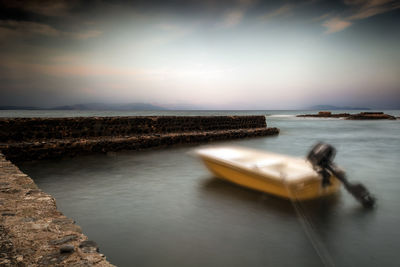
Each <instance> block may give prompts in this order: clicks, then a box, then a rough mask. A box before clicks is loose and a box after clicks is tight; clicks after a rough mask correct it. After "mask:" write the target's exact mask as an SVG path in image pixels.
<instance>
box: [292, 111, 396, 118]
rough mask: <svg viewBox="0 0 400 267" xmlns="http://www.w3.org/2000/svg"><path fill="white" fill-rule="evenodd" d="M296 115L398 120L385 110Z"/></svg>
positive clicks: (321, 112)
mask: <svg viewBox="0 0 400 267" xmlns="http://www.w3.org/2000/svg"><path fill="white" fill-rule="evenodd" d="M296 117H311V118H344V119H346V120H396V117H394V116H392V115H389V114H385V113H383V112H361V113H358V114H349V113H336V114H334V113H331V112H330V111H320V112H318V114H304V115H297V116H296Z"/></svg>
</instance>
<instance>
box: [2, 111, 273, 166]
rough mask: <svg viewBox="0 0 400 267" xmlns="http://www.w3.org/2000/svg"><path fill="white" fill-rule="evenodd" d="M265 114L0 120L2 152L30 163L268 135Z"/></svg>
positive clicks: (15, 159)
mask: <svg viewBox="0 0 400 267" xmlns="http://www.w3.org/2000/svg"><path fill="white" fill-rule="evenodd" d="M278 133H279V129H277V128H267V124H266V121H265V117H264V116H209V117H202V116H201V117H173V116H159V117H157V116H152V117H89V118H13V119H0V151H2V153H3V154H4V155H5V156H6V157H7V159H9V160H11V161H13V162H18V161H26V160H35V159H44V158H54V157H60V156H75V155H78V154H89V153H98V152H110V151H119V150H137V149H145V148H152V147H163V146H170V145H175V144H187V143H203V142H210V141H216V140H226V139H235V138H245V137H254V136H267V135H275V134H278Z"/></svg>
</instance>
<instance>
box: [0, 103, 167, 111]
mask: <svg viewBox="0 0 400 267" xmlns="http://www.w3.org/2000/svg"><path fill="white" fill-rule="evenodd" d="M0 110H167V109H166V108H163V107H160V106H155V105H152V104H146V103H130V104H104V103H87V104H76V105H65V106H57V107H53V108H43V107H29V106H0Z"/></svg>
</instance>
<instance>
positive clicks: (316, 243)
mask: <svg viewBox="0 0 400 267" xmlns="http://www.w3.org/2000/svg"><path fill="white" fill-rule="evenodd" d="M281 176H282V178H283V182H284V184H285V187H286V190H287V191H288V193H289V194H291V195H293V194H292V192H291V191H290V190H289V186H288V183H287V179H286V175H285V174H284V173H282V172H281ZM295 198H296V199H297V197H295ZM296 199H295V200H294V199H293V198H290V201H291V202H292V205H293V207H294V210H295V211H296V214H297V218H298V219H299V221H300V224H301V226H302V228H303V230H304V232H305V234H306V236H307V238H308V240H309V241H310V243H311V245H312V247H313V248H314V250H315V252H316V253H317V255H318V257H319V258H320V260H321V262H322V264H323V265H324V266H326V267H334V266H335V264H334V263H333V260H332V257H331V256H330V254H329V252H328V250H327V249H326V247H325V246H324V244H323V243H322V241H321V240H320V238H319V237H318V235H317V233H316V232H315V230H314V229H315V227H314V226H313V224H312V222H311V221H310V220H309V219H308V218H307V216H306V214H305V212H304V209H303V208H302V207H301V204H300V202H298V201H296Z"/></svg>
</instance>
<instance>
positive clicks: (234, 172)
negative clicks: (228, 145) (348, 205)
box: [202, 157, 341, 201]
mask: <svg viewBox="0 0 400 267" xmlns="http://www.w3.org/2000/svg"><path fill="white" fill-rule="evenodd" d="M202 160H203V162H204V164H205V165H206V166H207V168H208V169H209V170H210V171H211V172H212V173H213V174H214V175H215V176H216V177H218V178H221V179H224V180H227V181H230V182H233V183H235V184H238V185H241V186H244V187H247V188H251V189H254V190H258V191H262V192H266V193H269V194H272V195H276V196H278V197H282V198H286V199H291V200H299V201H302V200H309V199H315V198H319V197H323V196H328V195H331V194H334V193H336V192H337V191H338V190H339V189H340V185H341V184H340V181H339V180H338V179H336V178H335V177H331V179H330V181H331V185H329V186H326V187H322V185H321V181H320V180H310V181H299V182H295V183H286V182H284V181H277V180H276V179H273V178H269V177H268V176H266V175H261V174H259V173H255V172H251V171H249V170H246V169H244V168H239V167H237V166H232V165H229V164H226V163H225V162H220V161H218V160H215V159H210V158H207V157H202Z"/></svg>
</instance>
